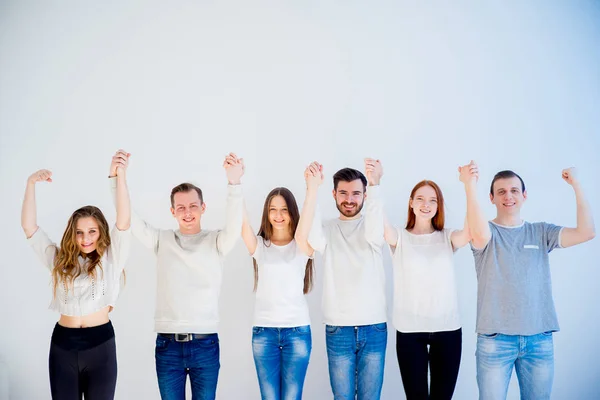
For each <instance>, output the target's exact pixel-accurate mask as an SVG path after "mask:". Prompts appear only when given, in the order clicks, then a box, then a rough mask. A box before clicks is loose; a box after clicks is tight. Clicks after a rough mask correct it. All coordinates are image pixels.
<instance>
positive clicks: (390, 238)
mask: <svg viewBox="0 0 600 400" xmlns="http://www.w3.org/2000/svg"><path fill="white" fill-rule="evenodd" d="M383 224H384V227H383V238H384V239H385V241H386V243H387V244H388V245H389V246H390V247H391V249H392V251H394V250H395V248H396V245H397V244H398V230H397V229H396V228H394V226H393V225H392V224H391V223H390V221H389V220H388V219H387V217H385V216H384V219H383Z"/></svg>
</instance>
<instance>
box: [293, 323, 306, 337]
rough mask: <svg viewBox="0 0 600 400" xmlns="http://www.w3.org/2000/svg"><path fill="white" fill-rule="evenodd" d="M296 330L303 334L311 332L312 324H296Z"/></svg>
mask: <svg viewBox="0 0 600 400" xmlns="http://www.w3.org/2000/svg"><path fill="white" fill-rule="evenodd" d="M294 332H296V333H300V334H302V335H306V334H310V325H304V326H296V327H294Z"/></svg>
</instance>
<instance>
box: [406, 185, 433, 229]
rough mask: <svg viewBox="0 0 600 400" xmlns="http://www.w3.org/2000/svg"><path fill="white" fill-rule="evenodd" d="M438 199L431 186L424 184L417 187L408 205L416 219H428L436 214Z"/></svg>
mask: <svg viewBox="0 0 600 400" xmlns="http://www.w3.org/2000/svg"><path fill="white" fill-rule="evenodd" d="M438 201H439V199H438V197H437V193H436V192H435V190H434V189H433V188H432V187H431V186H429V185H425V186H421V187H420V188H419V189H417V191H416V192H415V194H414V195H413V198H412V199H410V201H409V207H410V208H411V209H412V211H413V213H414V214H415V217H416V218H417V219H423V220H427V221H429V220H431V219H432V218H433V217H435V215H436V214H437V211H438Z"/></svg>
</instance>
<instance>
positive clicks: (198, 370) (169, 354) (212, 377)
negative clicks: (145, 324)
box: [154, 333, 220, 400]
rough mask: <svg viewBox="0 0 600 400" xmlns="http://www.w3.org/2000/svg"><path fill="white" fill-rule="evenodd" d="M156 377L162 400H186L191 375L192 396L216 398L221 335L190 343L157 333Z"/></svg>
mask: <svg viewBox="0 0 600 400" xmlns="http://www.w3.org/2000/svg"><path fill="white" fill-rule="evenodd" d="M154 354H155V358H156V376H157V378H158V387H159V389H160V396H161V398H162V400H184V399H185V383H186V377H187V375H189V376H190V383H191V387H192V399H194V400H213V399H214V398H215V396H216V392H217V379H218V378H219V368H220V363H219V336H218V335H217V334H216V333H213V334H209V335H206V338H202V339H194V340H191V341H189V342H176V341H174V340H173V339H170V338H166V337H163V336H161V335H157V336H156V349H155V353H154Z"/></svg>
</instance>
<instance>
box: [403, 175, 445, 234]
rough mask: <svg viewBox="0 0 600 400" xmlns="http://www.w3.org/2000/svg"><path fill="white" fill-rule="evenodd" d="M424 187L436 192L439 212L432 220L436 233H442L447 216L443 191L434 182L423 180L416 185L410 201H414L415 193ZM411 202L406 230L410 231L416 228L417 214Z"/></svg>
mask: <svg viewBox="0 0 600 400" xmlns="http://www.w3.org/2000/svg"><path fill="white" fill-rule="evenodd" d="M423 186H429V187H431V188H432V189H433V190H434V191H435V195H436V197H437V203H438V204H437V206H438V207H437V212H436V213H435V215H434V216H433V218H432V219H431V224H432V225H433V229H435V230H436V231H441V230H443V229H444V222H445V218H446V215H445V213H444V196H443V195H442V189H440V187H439V186H438V185H437V183H435V182H434V181H428V180H423V181H421V182H419V183H417V184H416V185H415V187H414V188H413V190H412V192H410V200H413V198H414V197H415V193H416V192H417V190H419V189H420V188H422V187H423ZM410 200H409V201H408V218H407V219H406V230H410V229H412V228H414V227H415V220H416V217H415V213H414V211H413V210H412V208H411V207H410Z"/></svg>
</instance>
